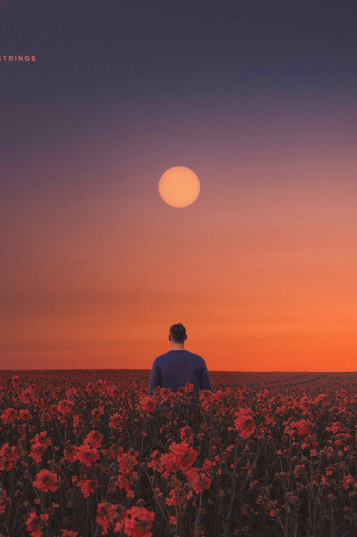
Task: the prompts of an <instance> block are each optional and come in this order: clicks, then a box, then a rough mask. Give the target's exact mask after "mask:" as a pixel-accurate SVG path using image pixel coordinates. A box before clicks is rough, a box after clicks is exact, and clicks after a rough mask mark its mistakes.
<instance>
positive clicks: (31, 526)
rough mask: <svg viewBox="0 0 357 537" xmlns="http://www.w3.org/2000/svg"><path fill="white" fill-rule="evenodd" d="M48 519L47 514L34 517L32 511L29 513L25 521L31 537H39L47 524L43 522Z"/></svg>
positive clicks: (34, 514)
mask: <svg viewBox="0 0 357 537" xmlns="http://www.w3.org/2000/svg"><path fill="white" fill-rule="evenodd" d="M48 518H49V515H48V514H47V513H46V514H41V515H39V516H38V515H36V513H35V512H34V511H33V512H32V513H30V515H29V517H28V518H27V520H26V526H27V530H28V531H29V532H30V533H31V535H32V537H41V535H42V528H43V525H44V524H47V522H45V520H48Z"/></svg>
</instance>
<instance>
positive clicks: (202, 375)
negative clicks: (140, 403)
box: [149, 323, 212, 395]
mask: <svg viewBox="0 0 357 537" xmlns="http://www.w3.org/2000/svg"><path fill="white" fill-rule="evenodd" d="M186 339H187V335H186V328H185V327H184V326H183V324H181V323H178V324H173V325H172V326H171V327H170V331H169V341H171V347H172V350H171V351H169V352H166V353H165V354H162V355H161V356H158V357H157V358H156V360H155V361H154V363H153V366H152V370H151V379H150V389H149V395H153V391H154V389H155V388H156V387H157V386H160V387H161V388H170V390H172V391H173V392H177V390H178V388H180V387H182V388H184V387H185V386H186V384H187V383H188V382H191V383H192V384H193V391H194V393H195V394H198V392H199V391H200V390H211V391H212V386H211V381H210V378H209V374H208V371H207V367H206V363H205V361H204V359H203V358H202V357H201V356H199V355H198V354H193V353H192V352H189V351H187V350H185V349H184V342H185V340H186Z"/></svg>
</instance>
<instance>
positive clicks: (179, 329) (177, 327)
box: [170, 323, 186, 343]
mask: <svg viewBox="0 0 357 537" xmlns="http://www.w3.org/2000/svg"><path fill="white" fill-rule="evenodd" d="M170 334H171V337H172V339H174V340H175V341H176V343H183V342H184V341H185V339H186V338H185V336H186V328H185V327H184V325H183V324H182V323H177V324H173V325H172V326H170Z"/></svg>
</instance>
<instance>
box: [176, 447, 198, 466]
mask: <svg viewBox="0 0 357 537" xmlns="http://www.w3.org/2000/svg"><path fill="white" fill-rule="evenodd" d="M170 451H172V455H171V457H172V460H173V462H174V463H175V464H176V466H177V467H178V468H180V469H181V470H185V469H186V468H188V467H189V466H191V465H192V464H193V463H194V462H195V460H196V459H197V451H195V450H194V449H192V447H191V446H190V445H189V444H188V443H187V442H181V443H180V444H176V443H175V442H173V443H172V444H171V446H170Z"/></svg>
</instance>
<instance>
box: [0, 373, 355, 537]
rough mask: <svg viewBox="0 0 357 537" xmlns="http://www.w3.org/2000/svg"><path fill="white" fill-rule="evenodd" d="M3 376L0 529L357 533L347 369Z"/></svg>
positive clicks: (143, 534)
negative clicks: (201, 382) (152, 384)
mask: <svg viewBox="0 0 357 537" xmlns="http://www.w3.org/2000/svg"><path fill="white" fill-rule="evenodd" d="M210 376H211V381H212V385H213V393H211V392H206V391H204V392H201V393H200V395H199V396H194V395H193V394H192V392H191V388H192V385H187V386H186V387H185V388H182V389H180V390H179V392H178V393H177V394H173V393H172V392H170V391H169V390H165V389H160V388H156V390H155V392H154V396H153V397H148V384H149V378H150V371H143V370H92V371H90V370H81V371H80V370H74V371H36V372H34V371H21V372H19V371H13V372H11V371H3V372H2V373H1V375H0V394H1V404H0V537H1V536H5V537H8V536H13V537H17V536H26V537H28V536H29V535H31V536H33V537H42V536H43V537H45V536H47V537H50V536H51V537H52V536H57V535H58V536H59V537H62V536H63V537H89V536H91V537H99V536H101V535H103V536H104V535H108V536H118V537H127V536H128V537H151V536H153V537H170V536H171V537H178V536H179V537H189V536H192V537H201V536H205V537H228V536H233V535H243V536H248V537H251V536H256V537H273V536H274V537H275V536H276V537H325V536H332V537H347V536H349V537H353V536H357V516H356V512H357V501H356V496H357V475H356V470H357V459H356V447H357V445H356V439H357V436H356V433H357V420H356V417H357V390H356V386H357V374H355V373H344V374H338V373H335V374H332V373H223V372H211V373H210Z"/></svg>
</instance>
